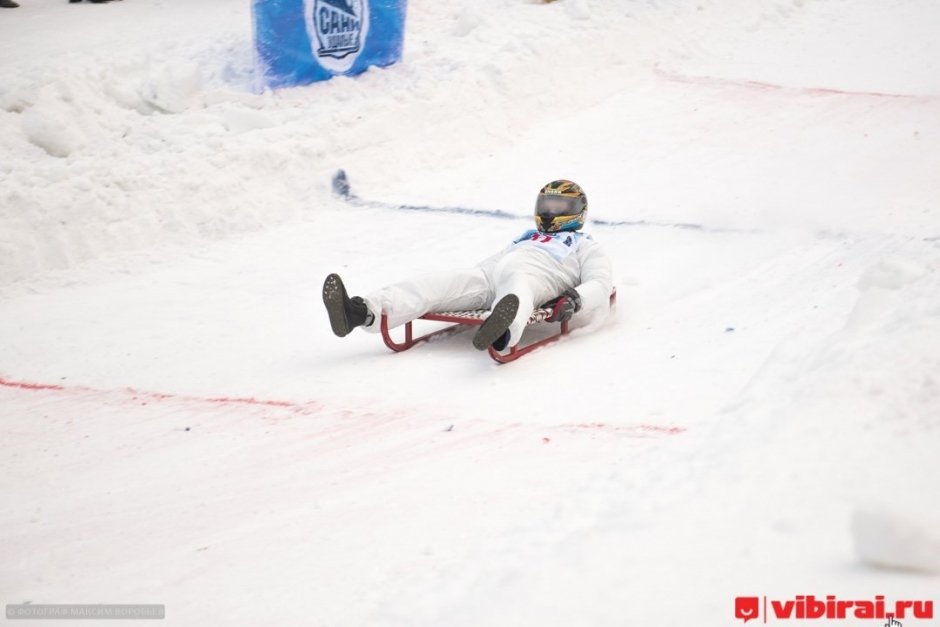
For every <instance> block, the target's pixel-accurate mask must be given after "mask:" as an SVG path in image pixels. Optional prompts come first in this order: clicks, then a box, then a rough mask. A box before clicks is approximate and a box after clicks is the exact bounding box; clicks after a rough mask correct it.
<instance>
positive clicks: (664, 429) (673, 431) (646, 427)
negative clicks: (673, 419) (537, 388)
mask: <svg viewBox="0 0 940 627" xmlns="http://www.w3.org/2000/svg"><path fill="white" fill-rule="evenodd" d="M565 426H566V427H570V428H574V429H597V430H605V431H624V432H630V433H636V432H637V431H641V432H646V433H662V434H664V435H679V434H680V433H685V431H686V428H685V427H670V426H666V425H650V424H639V425H624V426H618V425H609V424H607V423H604V422H582V423H579V424H573V425H565Z"/></svg>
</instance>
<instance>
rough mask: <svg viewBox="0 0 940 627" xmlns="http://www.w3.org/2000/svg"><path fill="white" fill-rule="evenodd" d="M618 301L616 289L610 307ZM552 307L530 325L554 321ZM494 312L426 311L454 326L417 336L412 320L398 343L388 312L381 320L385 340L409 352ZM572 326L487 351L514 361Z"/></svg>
mask: <svg viewBox="0 0 940 627" xmlns="http://www.w3.org/2000/svg"><path fill="white" fill-rule="evenodd" d="M616 302H617V290H614V291H613V292H611V293H610V306H611V307H613V306H614V304H615V303H616ZM552 313H553V312H552V308H551V307H539V308H538V309H536V310H535V311H533V312H532V315H531V316H529V322H528V323H527V324H526V326H527V327H528V326H531V325H533V324H540V323H543V322H551V321H550V320H549V318H551V317H552ZM489 315H490V311H489V310H488V309H475V310H472V311H442V312H437V313H426V314H424V315H423V316H421V317H420V318H418V319H419V320H431V321H433V322H447V323H450V326H448V327H444V328H443V329H438V330H437V331H432V332H430V333H426V334H424V335H420V336H418V337H414V329H413V328H412V324H411V322H406V323H405V325H404V326H405V340H404V341H403V342H396V341H395V340H393V339H392V335H391V333H390V329H389V328H388V316H386V315H385V314H384V313H383V314H382V320H381V323H380V328H381V330H382V339H383V340H385V345H386V346H388V347H389V348H390V349H392V350H393V351H395V352H396V353H399V352H401V351H406V350H408V349H409V348H411V347H412V346H414V345H415V344H418V343H420V342H426V341H428V340H430V339H431V338H432V337H438V336H444V335H450V334H452V333H456V332H458V331H462V330H465V329H466V328H467V327H478V326H480V325H481V324H483V322H484V321H485V320H486V318H487V316H489ZM568 331H569V325H568V321H565V322H561V323H559V330H558V333H555V334H554V335H550V336H548V337H546V338H543V339H541V340H537V341H535V342H532V343H531V344H527V345H525V346H522V343H521V342H520V343H519V344H517V345H516V346H513V347H511V348H510V349H509V350H508V351H503V352H500V351H498V350H496V349H495V348H493V347H492V346H490V347H489V348H488V349H487V351H488V352H489V354H490V357H492V358H493V359H494V360H495V361H497V362H499V363H501V364H505V363H509V362H510V361H515V360H517V359H519V358H520V357H522V356H523V355H526V354H528V353H530V352H532V351H534V350H535V349H537V348H541V347H542V346H545V345H547V344H551V343H552V342H557V341H558V340H560V339H561V338H562V336H564V335H568Z"/></svg>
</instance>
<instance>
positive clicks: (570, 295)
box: [542, 288, 581, 322]
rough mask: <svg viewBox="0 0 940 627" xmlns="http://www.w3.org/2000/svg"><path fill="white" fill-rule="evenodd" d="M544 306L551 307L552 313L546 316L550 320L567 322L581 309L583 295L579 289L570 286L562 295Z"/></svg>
mask: <svg viewBox="0 0 940 627" xmlns="http://www.w3.org/2000/svg"><path fill="white" fill-rule="evenodd" d="M542 307H551V309H552V315H551V316H549V317H548V318H546V320H547V321H548V322H567V321H568V320H571V317H572V316H574V315H575V314H576V313H578V312H579V311H581V295H580V294H578V290H576V289H574V288H569V289H567V290H565V291H564V292H562V294H561V296H559V297H558V298H556V299H554V300H550V301H548V302H547V303H545V304H544V305H542Z"/></svg>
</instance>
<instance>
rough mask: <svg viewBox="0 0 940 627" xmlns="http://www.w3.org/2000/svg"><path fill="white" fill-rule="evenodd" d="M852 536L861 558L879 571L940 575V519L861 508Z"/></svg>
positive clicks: (854, 520)
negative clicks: (905, 571) (879, 569)
mask: <svg viewBox="0 0 940 627" xmlns="http://www.w3.org/2000/svg"><path fill="white" fill-rule="evenodd" d="M852 536H853V539H854V541H855V551H856V553H857V554H858V556H859V558H860V559H861V560H862V561H863V562H865V563H867V564H869V565H871V566H875V567H877V568H887V569H893V570H907V571H913V572H923V573H932V574H940V520H938V519H937V517H936V516H933V515H928V514H925V513H923V512H920V513H912V512H906V513H905V512H899V511H892V510H889V509H884V508H879V509H875V508H870V507H869V508H858V509H856V511H855V512H854V515H853V516H852Z"/></svg>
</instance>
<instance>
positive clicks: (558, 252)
mask: <svg viewBox="0 0 940 627" xmlns="http://www.w3.org/2000/svg"><path fill="white" fill-rule="evenodd" d="M582 237H584V234H583V233H574V232H571V231H562V232H559V233H542V232H540V231H535V230H530V231H526V232H525V233H523V234H522V235H520V236H519V237H518V238H516V239H515V240H514V241H513V245H514V246H536V247H538V248H539V249H540V250H543V251H545V252H546V253H548V254H549V255H551V256H552V257H554V258H555V259H557V260H558V261H562V260H563V259H564V258H565V257H567V256H568V255H570V254H571V253H573V252H574V251H575V250H577V249H578V242H579V241H580V240H581V238H582Z"/></svg>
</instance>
